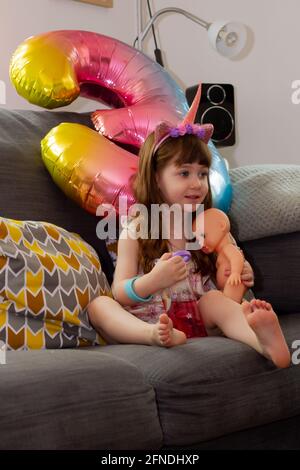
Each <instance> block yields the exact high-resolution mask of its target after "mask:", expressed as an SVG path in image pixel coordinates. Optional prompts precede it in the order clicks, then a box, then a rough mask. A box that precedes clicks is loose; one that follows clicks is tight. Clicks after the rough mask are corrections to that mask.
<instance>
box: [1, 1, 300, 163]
mask: <svg viewBox="0 0 300 470" xmlns="http://www.w3.org/2000/svg"><path fill="white" fill-rule="evenodd" d="M144 2H145V3H146V0H144ZM151 2H152V5H153V6H154V11H157V10H158V9H161V8H165V7H167V6H177V7H181V8H185V9H186V10H188V11H190V12H192V13H194V14H195V15H197V16H200V17H202V18H203V19H205V20H206V21H213V20H215V19H232V20H237V21H241V22H243V23H245V24H246V25H247V26H248V28H249V33H250V46H251V47H250V49H249V50H248V53H247V54H246V55H245V56H244V57H243V59H242V60H228V59H225V58H223V57H221V56H219V55H218V54H217V53H216V52H215V51H214V50H213V49H212V48H211V46H210V45H209V43H208V41H207V37H206V32H205V30H204V29H202V28H201V27H199V26H198V25H196V24H194V23H192V22H191V21H189V20H187V19H186V18H184V17H182V16H180V15H175V14H170V15H167V16H165V17H163V18H161V19H160V20H159V21H158V24H157V28H158V37H159V40H160V45H161V49H162V50H163V52H164V58H165V63H166V66H167V68H168V70H169V71H170V72H171V73H172V75H173V77H174V78H175V79H176V80H177V81H178V83H179V84H180V85H182V86H183V87H187V86H190V85H193V84H196V83H197V82H199V81H203V82H224V83H226V82H228V83H232V84H233V85H234V87H235V94H236V96H235V97H236V124H237V143H236V145H235V146H233V147H229V148H224V149H222V150H221V153H222V154H223V155H224V156H225V157H226V158H227V159H228V161H229V163H230V165H231V166H239V165H245V164H255V163H285V162H288V163H295V164H299V163H300V159H299V151H298V140H299V128H300V126H299V122H300V104H293V102H292V93H293V90H292V82H293V81H294V80H300V67H299V52H298V50H299V44H300V19H299V18H300V2H299V1H298V0H285V1H284V2H283V1H282V0H263V1H260V2H250V1H248V0H226V2H225V1H223V0H210V1H209V2H204V1H203V0H173V1H172V0H151ZM0 5H1V20H0V21H1V25H0V26H1V27H0V41H1V42H0V43H1V45H2V47H1V55H0V79H1V80H3V81H5V84H6V101H7V104H6V106H7V107H9V108H29V107H31V105H29V104H27V103H26V102H25V100H24V99H22V98H20V97H18V96H17V95H16V92H15V91H14V89H13V88H12V87H11V86H10V84H9V82H8V74H7V70H8V63H9V58H10V56H11V54H12V52H13V51H14V49H15V48H16V46H17V45H18V44H19V43H20V42H21V41H22V40H24V39H25V38H26V37H28V36H31V35H34V34H38V33H40V32H44V31H48V30H53V29H86V30H91V31H96V32H99V33H104V34H107V35H109V36H113V37H116V38H118V39H120V40H122V41H124V42H127V43H128V44H132V41H133V39H134V37H135V32H136V13H135V0H114V8H112V9H105V8H100V7H96V6H93V5H88V4H83V3H82V4H81V3H78V2H74V1H72V0H26V2H25V1H23V0H1V1H0ZM145 16H146V15H145ZM145 49H146V51H147V52H148V53H149V55H152V50H153V47H152V40H151V39H149V40H148V41H146V42H145ZM296 101H297V100H296ZM0 105H1V102H0ZM2 106H3V105H2ZM96 107H97V105H94V104H93V103H92V102H86V101H85V102H84V100H78V101H77V102H76V103H73V104H72V105H71V107H70V109H73V110H87V109H95V108H96Z"/></svg>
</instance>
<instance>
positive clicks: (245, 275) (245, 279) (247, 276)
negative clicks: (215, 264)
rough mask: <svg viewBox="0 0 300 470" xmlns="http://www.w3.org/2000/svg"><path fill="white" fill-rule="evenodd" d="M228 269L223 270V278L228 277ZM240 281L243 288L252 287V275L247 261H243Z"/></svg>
mask: <svg viewBox="0 0 300 470" xmlns="http://www.w3.org/2000/svg"><path fill="white" fill-rule="evenodd" d="M230 272H231V271H230V269H226V270H225V276H230ZM241 280H242V283H243V284H244V286H246V287H248V288H250V287H253V286H254V273H253V269H252V268H251V265H250V263H249V262H248V261H246V260H245V261H244V267H243V271H242V274H241Z"/></svg>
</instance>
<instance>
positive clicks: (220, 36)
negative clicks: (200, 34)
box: [208, 20, 247, 58]
mask: <svg viewBox="0 0 300 470" xmlns="http://www.w3.org/2000/svg"><path fill="white" fill-rule="evenodd" d="M208 38H209V41H210V43H211V45H212V46H213V48H214V49H216V50H217V51H218V52H219V54H221V55H223V56H224V57H228V58H232V57H235V56H237V55H238V54H239V53H240V52H241V50H242V49H243V48H244V47H245V45H246V40H247V30H246V28H245V26H244V25H243V24H241V23H235V22H228V21H222V20H219V21H215V22H214V23H211V25H210V26H209V28H208Z"/></svg>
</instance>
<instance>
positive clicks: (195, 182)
mask: <svg viewBox="0 0 300 470" xmlns="http://www.w3.org/2000/svg"><path fill="white" fill-rule="evenodd" d="M201 184H202V182H201V180H200V179H199V177H198V176H195V177H194V178H193V179H192V181H191V188H200V187H201Z"/></svg>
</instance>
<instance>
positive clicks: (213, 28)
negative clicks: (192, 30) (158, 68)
mask: <svg viewBox="0 0 300 470" xmlns="http://www.w3.org/2000/svg"><path fill="white" fill-rule="evenodd" d="M165 13H179V14H180V15H184V16H185V17H186V18H188V19H190V20H191V21H194V22H195V23H197V24H199V25H200V26H202V27H203V28H205V29H206V30H207V32H208V39H209V42H210V43H211V45H212V47H213V48H214V49H215V50H217V52H219V53H220V54H221V55H223V56H224V57H227V58H232V57H235V56H237V55H238V54H239V53H240V52H241V51H242V49H243V48H244V47H245V44H246V40H247V31H246V28H245V26H244V25H243V24H241V23H235V22H227V21H215V22H214V23H208V22H207V21H204V20H202V19H201V18H199V17H198V16H195V15H193V14H192V13H189V12H188V11H186V10H182V9H181V8H173V7H170V8H163V9H161V10H159V11H158V12H156V13H155V14H154V15H153V16H152V18H151V19H150V20H149V21H148V23H147V24H146V26H145V28H144V30H143V31H142V12H141V0H137V24H138V28H137V48H138V49H139V50H141V51H142V50H143V49H142V42H143V40H144V39H145V37H146V35H147V33H148V32H149V29H150V28H151V26H152V25H153V24H154V23H155V21H156V20H157V18H158V17H159V16H161V15H163V14H165Z"/></svg>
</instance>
